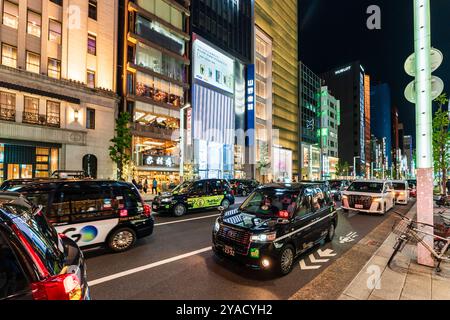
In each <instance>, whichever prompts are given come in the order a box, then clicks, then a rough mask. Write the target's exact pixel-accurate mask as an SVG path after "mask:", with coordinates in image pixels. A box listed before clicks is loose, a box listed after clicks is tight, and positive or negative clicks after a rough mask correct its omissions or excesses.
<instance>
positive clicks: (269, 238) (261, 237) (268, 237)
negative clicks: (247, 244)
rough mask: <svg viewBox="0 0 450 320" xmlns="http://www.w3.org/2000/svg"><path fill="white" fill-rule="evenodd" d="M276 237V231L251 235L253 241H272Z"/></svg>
mask: <svg viewBox="0 0 450 320" xmlns="http://www.w3.org/2000/svg"><path fill="white" fill-rule="evenodd" d="M276 238H277V233H276V232H269V233H261V234H258V235H254V236H252V241H253V242H272V241H274V240H275V239H276Z"/></svg>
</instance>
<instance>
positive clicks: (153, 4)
mask: <svg viewBox="0 0 450 320" xmlns="http://www.w3.org/2000/svg"><path fill="white" fill-rule="evenodd" d="M137 3H138V5H139V6H140V7H142V8H143V9H145V10H147V11H148V12H151V13H153V14H155V15H157V16H158V17H160V18H161V19H164V20H165V21H167V22H169V23H170V24H172V25H173V26H174V27H176V28H178V29H180V30H183V31H184V24H183V14H182V13H181V11H179V10H178V9H176V8H174V7H172V6H170V5H169V4H168V3H167V2H164V0H138V1H137Z"/></svg>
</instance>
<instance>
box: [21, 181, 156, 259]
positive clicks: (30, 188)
mask: <svg viewBox="0 0 450 320" xmlns="http://www.w3.org/2000/svg"><path fill="white" fill-rule="evenodd" d="M13 190H14V191H16V192H20V193H22V194H23V195H24V196H26V197H27V198H28V199H30V200H31V201H32V202H33V203H35V204H36V205H42V206H43V208H44V209H43V211H44V213H45V215H46V217H47V219H48V220H49V221H50V223H52V224H53V225H54V226H55V228H56V230H58V232H60V233H63V234H65V235H66V236H67V237H69V238H71V239H73V240H75V242H77V244H78V245H79V246H80V247H81V248H83V249H85V248H91V247H98V246H101V245H104V244H106V246H107V247H108V248H109V249H111V250H112V251H115V252H120V251H125V250H127V249H129V248H131V247H132V246H133V245H134V243H135V242H136V240H137V239H139V238H142V237H146V236H149V235H151V234H152V233H153V225H154V220H153V217H152V216H151V207H150V206H149V205H148V204H145V203H144V200H143V199H142V197H141V195H140V194H139V192H138V191H137V189H136V188H135V187H134V186H133V185H132V184H131V183H126V182H119V181H111V180H58V179H51V180H47V181H40V182H36V183H31V184H27V185H23V186H19V187H17V188H15V189H13Z"/></svg>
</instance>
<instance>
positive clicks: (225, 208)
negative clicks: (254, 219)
mask: <svg viewBox="0 0 450 320" xmlns="http://www.w3.org/2000/svg"><path fill="white" fill-rule="evenodd" d="M220 206H221V207H223V208H224V210H227V209H228V208H229V207H230V201H229V200H228V199H223V200H222V203H221V204H220Z"/></svg>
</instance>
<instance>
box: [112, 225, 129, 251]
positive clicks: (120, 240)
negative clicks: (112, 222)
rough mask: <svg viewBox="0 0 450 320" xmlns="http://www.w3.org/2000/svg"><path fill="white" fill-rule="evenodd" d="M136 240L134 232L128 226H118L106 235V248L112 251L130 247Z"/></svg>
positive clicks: (124, 249)
mask: <svg viewBox="0 0 450 320" xmlns="http://www.w3.org/2000/svg"><path fill="white" fill-rule="evenodd" d="M135 242H136V232H134V230H133V229H130V228H119V229H116V230H114V231H112V233H111V234H110V235H109V236H108V242H107V244H108V248H109V249H111V250H112V251H114V252H123V251H126V250H128V249H130V248H131V247H132V246H133V245H134V243H135Z"/></svg>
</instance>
